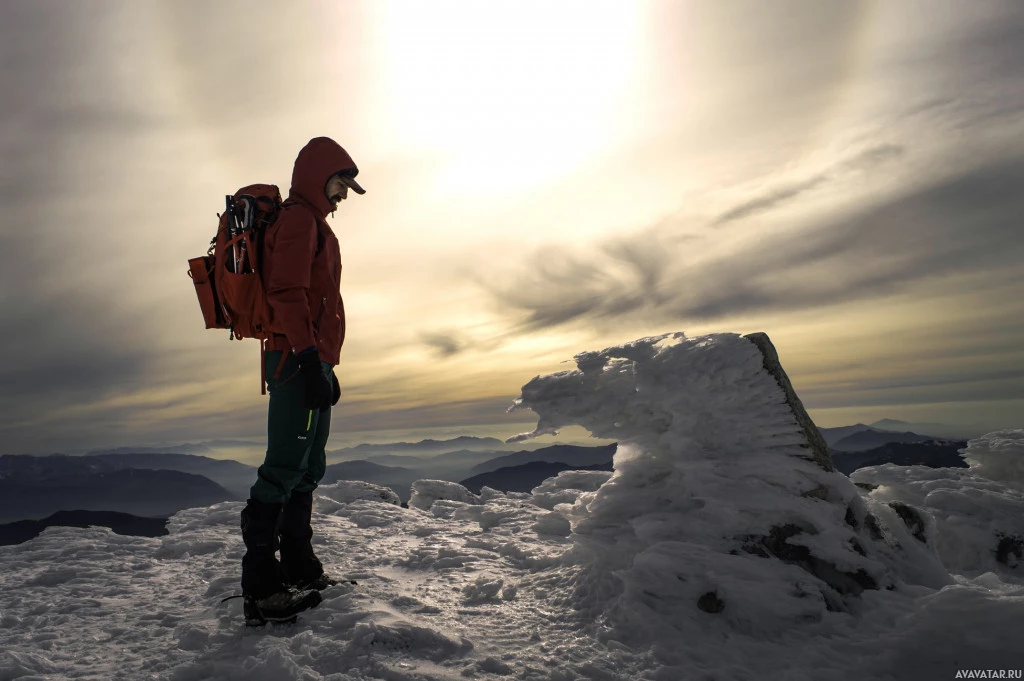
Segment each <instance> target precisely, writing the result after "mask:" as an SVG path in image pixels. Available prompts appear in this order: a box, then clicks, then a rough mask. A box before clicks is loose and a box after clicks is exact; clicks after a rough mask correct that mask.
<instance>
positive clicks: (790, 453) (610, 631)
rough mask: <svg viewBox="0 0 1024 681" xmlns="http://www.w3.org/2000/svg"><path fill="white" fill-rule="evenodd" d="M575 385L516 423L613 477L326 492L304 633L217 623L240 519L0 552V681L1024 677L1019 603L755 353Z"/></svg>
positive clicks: (605, 360) (541, 393)
mask: <svg viewBox="0 0 1024 681" xmlns="http://www.w3.org/2000/svg"><path fill="white" fill-rule="evenodd" d="M621 355H628V357H626V358H623V357H620V356H621ZM619 359H623V361H618V360H619ZM582 360H583V361H581V363H580V367H581V370H580V371H578V372H567V373H565V374H559V375H556V376H554V377H546V378H538V379H535V380H534V381H532V382H531V383H530V384H529V385H528V386H527V387H526V389H524V401H525V402H528V403H529V406H531V407H533V408H534V409H536V410H537V411H538V413H539V414H540V416H541V429H542V430H543V429H546V428H557V427H561V426H562V425H565V424H567V423H570V422H576V423H581V424H583V425H586V426H587V427H591V429H592V430H595V431H601V432H602V433H614V434H613V435H612V437H614V438H616V439H618V440H619V442H620V443H621V446H620V448H619V450H618V453H617V455H616V460H615V466H616V470H615V472H614V474H611V475H609V474H607V473H603V472H596V471H566V472H564V473H562V474H560V475H559V476H557V477H555V478H553V479H549V480H547V481H545V482H544V483H543V484H542V485H540V486H539V487H537V488H536V489H534V490H533V492H532V494H527V493H507V494H505V493H502V492H498V491H495V490H493V489H490V488H487V487H484V488H483V489H482V490H481V492H480V494H479V495H474V494H472V493H470V492H469V491H468V490H466V489H465V488H462V487H461V486H459V485H455V484H454V483H447V482H440V481H429V480H428V481H420V482H418V483H416V487H415V492H416V494H414V496H413V498H414V499H415V500H416V503H415V504H411V507H410V508H403V507H401V506H400V505H397V504H396V503H395V499H394V498H393V494H391V493H390V490H385V489H383V488H379V487H376V486H374V485H370V484H366V483H360V482H353V481H343V482H340V483H338V484H336V485H328V486H324V487H323V488H321V489H319V490H318V491H317V492H316V494H315V506H314V516H313V523H314V527H315V528H316V535H315V539H314V542H315V548H316V551H317V553H318V554H319V556H320V557H321V559H322V560H323V561H324V563H325V565H326V566H327V568H328V570H329V571H330V572H332V573H334V574H336V575H339V576H344V577H346V578H348V579H354V580H357V581H358V585H356V586H352V585H350V584H340V585H338V586H336V587H332V588H329V589H327V590H325V591H324V593H323V595H324V601H323V603H322V604H321V605H320V606H319V607H317V608H315V609H314V610H311V611H309V612H307V613H304V614H303V615H302V616H301V617H300V618H299V620H298V622H297V623H296V624H294V625H283V626H276V627H270V626H268V627H267V628H265V629H247V628H245V627H244V626H243V625H242V614H241V601H240V599H233V600H228V601H224V600H223V599H224V598H225V597H226V596H230V595H233V594H236V593H237V589H238V579H239V568H240V560H241V556H242V553H243V550H244V547H243V545H242V541H241V537H240V532H239V526H238V525H239V513H240V512H241V509H242V507H243V504H242V503H241V502H226V503H221V504H217V505H215V506H211V507H209V508H197V509H190V510H187V511H182V512H180V513H178V514H176V515H175V516H174V517H172V518H171V519H170V521H169V522H168V531H169V532H170V534H169V535H167V536H166V537H160V538H145V537H125V536H120V535H115V534H113V533H112V532H110V531H109V530H107V529H101V528H88V529H74V528H49V529H47V530H46V531H44V532H43V533H42V534H41V535H40V536H39V537H37V538H35V539H33V540H30V541H28V542H26V543H24V544H20V545H16V546H9V547H0V681H8V680H11V681H13V680H14V679H19V680H21V681H29V680H31V681H64V680H67V679H94V680H96V681H99V680H103V681H110V680H121V679H124V680H131V681H136V680H142V679H145V680H152V681H206V680H216V681H233V680H238V681H242V680H245V681H292V680H301V681H367V680H369V679H380V680H387V681H461V680H463V679H474V680H479V681H498V680H499V679H500V680H506V679H515V680H516V681H584V680H600V681H677V680H678V681H681V680H684V679H701V680H704V679H708V680H715V681H734V680H736V681H753V680H755V679H756V680H761V679H766V680H769V681H771V680H779V681H781V680H786V681H790V680H796V681H811V680H812V679H813V680H814V681H853V680H857V681H861V680H862V679H872V680H878V681H906V680H911V681H915V680H918V679H920V680H921V681H924V680H926V679H927V680H928V681H931V680H933V679H943V678H956V673H957V671H958V670H962V669H997V670H998V669H1009V670H1016V669H1020V668H1021V667H1022V666H1024V660H1022V657H1021V654H1020V653H1019V652H1018V651H1019V649H1020V633H1019V632H1020V631H1021V628H1022V626H1024V614H1022V613H1024V586H1021V585H1020V584H1018V583H1014V582H1013V581H1012V580H1010V578H1009V575H1010V573H1009V572H1006V573H1005V575H1007V576H1006V578H1005V579H1004V578H1003V576H1004V573H999V574H994V573H992V572H988V573H984V574H979V575H977V576H963V575H959V574H950V573H949V572H948V571H947V570H946V569H945V568H943V567H942V564H941V563H940V562H939V558H938V556H937V552H936V550H935V549H934V547H933V546H932V545H931V544H929V543H927V542H923V541H920V540H919V539H917V538H916V536H915V527H913V525H914V523H913V522H912V520H910V521H908V520H907V518H912V516H910V515H908V512H907V511H906V509H903V510H902V511H897V510H896V509H894V508H893V507H892V506H890V505H889V504H888V503H887V500H886V499H879V498H875V497H874V494H876V493H879V492H881V490H882V488H879V490H876V492H875V493H873V494H870V495H869V494H863V495H862V494H861V493H860V492H859V490H857V489H856V488H855V487H854V486H853V485H852V484H851V483H850V482H849V481H848V480H846V478H844V477H843V476H841V475H840V474H838V473H835V472H831V471H829V470H828V468H827V466H823V465H822V463H821V461H820V460H819V458H818V457H817V455H816V454H814V453H813V451H812V450H813V448H812V447H808V446H807V441H806V440H805V439H804V435H803V433H804V432H805V428H804V425H802V424H800V423H799V422H798V419H797V418H796V417H795V416H794V413H793V408H792V398H791V396H788V395H786V394H785V393H786V391H785V390H784V389H783V388H782V386H781V384H780V382H779V381H778V379H777V377H776V376H775V375H773V374H771V373H770V372H768V371H767V370H766V369H765V368H764V363H763V362H762V361H761V355H760V351H759V350H758V348H756V347H755V346H754V345H753V344H751V343H750V342H749V341H747V340H746V339H743V338H739V337H735V336H712V337H707V338H698V339H692V340H688V339H685V338H684V337H682V336H678V335H677V336H674V337H671V338H668V339H664V340H660V341H659V340H641V341H637V342H636V343H633V344H630V345H629V346H624V347H623V348H612V349H610V350H609V351H606V352H605V353H588V354H587V355H585V356H582ZM616 423H618V424H619V425H618V426H616V425H615V424H616ZM990 482H992V483H993V484H994V485H995V484H997V483H996V482H995V481H990ZM892 484H893V485H894V487H893V488H892V489H894V490H896V489H897V488H898V487H899V485H901V484H902V483H901V482H900V481H898V480H894V481H893V483H892ZM910 489H911V490H916V489H917V488H915V487H914V486H913V485H911V486H910ZM993 489H995V488H993ZM972 494H974V493H973V492H967V493H966V495H967V496H971V495H972ZM925 498H927V495H925ZM908 507H909V505H908ZM1003 510H1004V511H1006V512H1009V507H1006V508H1004V509H1003ZM922 512H923V513H925V515H926V516H927V513H928V512H927V511H922ZM929 518H931V516H928V517H926V518H924V524H925V525H926V528H925V530H924V531H925V533H926V536H927V533H929V532H932V531H933V530H934V527H933V526H932V525H931V524H930V523H932V522H935V521H934V519H932V520H929ZM967 548H970V549H972V550H973V548H972V547H967ZM1004 567H1005V568H1006V570H1011V569H1017V568H1010V567H1008V566H1004ZM965 632H967V633H969V634H970V635H965Z"/></svg>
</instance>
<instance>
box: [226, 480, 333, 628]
mask: <svg viewBox="0 0 1024 681" xmlns="http://www.w3.org/2000/svg"><path fill="white" fill-rule="evenodd" d="M280 515H281V504H268V503H265V502H262V501H259V500H257V499H249V501H248V503H247V504H246V507H245V508H244V509H243V510H242V541H244V542H245V548H246V551H245V555H244V556H243V557H242V595H243V596H244V598H245V605H244V610H245V623H246V624H250V625H262V624H266V623H267V622H287V621H292V620H294V618H295V616H296V615H297V614H298V613H299V612H302V611H303V610H308V609H309V608H312V607H315V606H316V605H319V603H320V600H321V598H320V593H319V592H318V591H308V590H307V591H301V592H300V591H296V590H294V589H291V588H288V587H287V585H286V584H285V582H284V572H283V571H282V570H281V564H280V563H278V562H277V557H276V556H275V555H274V542H275V539H276V534H277V524H278V518H279V517H280Z"/></svg>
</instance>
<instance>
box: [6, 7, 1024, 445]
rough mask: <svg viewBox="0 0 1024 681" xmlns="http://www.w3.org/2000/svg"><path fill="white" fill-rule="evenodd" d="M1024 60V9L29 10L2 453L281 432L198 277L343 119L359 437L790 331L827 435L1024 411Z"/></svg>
mask: <svg viewBox="0 0 1024 681" xmlns="http://www.w3.org/2000/svg"><path fill="white" fill-rule="evenodd" d="M1022 73H1024V4H1021V3H1019V2H1012V1H1010V2H989V3H965V2H952V1H950V2H943V1H939V2H936V1H932V0H928V1H927V2H912V1H908V2H900V3H889V2H881V1H878V2H811V1H806V2H785V1H783V2H773V3H763V2H753V1H751V2H740V3H711V2H697V1H694V2H683V1H681V0H680V1H675V0H672V1H669V0H666V1H665V2H618V1H615V2H603V1H600V0H587V1H586V2H583V1H579V2H573V1H566V2H557V3H555V2H534V1H528V0H518V1H517V2H470V1H469V0H465V1H461V2H450V1H441V0H437V1H432V2H425V3H418V2H411V1H410V2H387V1H378V0H374V1H372V2H371V1H370V0H365V1H363V2H358V1H352V2H344V3H342V2H338V3H327V2H317V3H304V2H296V3H288V4H284V3H272V2H267V3H258V2H218V3H205V2H185V1H177V0H176V1H174V2H170V1H168V2H149V3H129V2H108V1H104V0H97V1H94V2H88V3H78V2H70V1H68V2H50V1H40V2H35V1H33V2H28V1H24V0H14V1H12V2H5V3H3V4H2V5H0V92H2V93H3V96H2V103H0V152H2V155H3V163H2V165H0V206H2V211H3V220H2V222H0V325H2V326H0V356H2V357H3V362H2V363H0V409H2V413H3V419H2V421H0V443H2V450H3V451H4V452H11V453H13V452H40V453H43V452H50V451H68V450H75V449H81V448H89V447H108V446H119V445H126V444H145V443H151V442H172V441H183V440H196V439H204V438H219V437H256V438H258V437H259V436H260V435H261V434H262V433H263V432H264V429H265V423H264V421H265V410H266V403H265V399H266V398H264V397H261V396H260V394H259V380H260V379H259V364H258V362H259V360H258V358H259V351H258V347H257V344H256V343H255V342H254V341H245V342H241V343H239V342H235V343H230V342H228V340H227V332H222V331H206V330H204V329H203V323H202V316H201V314H200V311H199V307H198V303H197V301H196V297H195V293H194V290H193V288H192V284H191V283H190V280H189V279H188V277H187V276H186V269H187V265H186V261H187V259H188V258H191V257H195V256H198V255H200V254H202V253H204V252H205V249H206V246H207V244H208V242H209V239H210V237H211V236H212V235H213V232H214V231H215V228H216V220H217V218H216V213H217V212H218V211H219V210H221V209H222V207H223V202H224V195H225V194H227V193H232V192H234V191H235V190H236V189H237V188H238V187H240V186H243V185H245V184H250V183H254V182H270V183H275V184H278V185H280V186H281V187H282V189H283V190H284V191H287V185H288V183H289V179H290V175H291V167H292V163H293V161H294V158H295V154H296V153H297V151H298V150H299V148H301V146H302V145H303V144H305V142H306V141H308V140H309V139H310V138H312V137H316V136H320V135H327V136H330V137H333V138H334V139H336V140H337V141H338V142H339V143H340V144H341V145H342V146H344V147H345V148H346V149H347V150H348V151H349V152H350V154H351V155H352V157H353V158H354V159H355V161H356V163H357V164H358V165H359V169H360V172H359V180H360V182H361V183H362V185H363V186H364V187H366V189H367V193H366V194H365V195H364V196H358V195H355V194H353V193H350V195H349V198H348V199H347V200H346V201H344V202H343V203H342V204H341V206H340V208H339V209H338V211H337V212H336V213H335V215H334V216H333V217H332V218H330V219H329V221H330V223H331V224H332V226H333V228H334V230H335V232H336V233H337V234H338V237H339V239H340V241H341V245H342V259H343V263H344V272H343V274H342V293H343V296H344V300H345V304H346V309H347V312H348V336H347V340H346V343H345V347H344V349H343V351H342V359H341V365H340V366H339V367H338V376H339V378H340V380H341V385H342V390H343V393H344V397H343V402H342V404H341V408H340V409H338V410H336V411H335V414H334V418H333V427H334V431H335V433H336V434H337V435H342V434H345V433H352V432H355V431H360V432H362V431H374V430H377V431H380V430H385V429H386V430H388V431H390V432H397V431H402V430H410V429H416V428H426V427H428V426H434V427H437V426H445V427H452V428H454V429H456V430H458V429H462V430H467V431H472V432H475V433H479V434H492V433H493V434H496V435H498V436H507V435H510V434H512V433H514V432H518V430H520V428H518V425H519V424H520V423H521V422H523V421H524V420H526V421H529V419H528V418H525V417H524V416H523V415H518V416H514V417H513V416H512V415H506V414H505V408H506V407H507V406H508V405H509V404H510V402H511V400H512V399H513V398H515V397H516V396H517V395H518V394H519V389H520V387H521V386H522V385H523V384H524V383H526V382H527V381H528V380H530V378H532V377H533V376H536V375H538V374H546V373H550V372H553V371H560V370H564V369H567V368H570V367H571V365H569V364H563V362H564V361H565V360H569V359H571V357H572V356H573V355H574V354H575V353H577V352H580V351H584V350H589V349H599V348H602V347H606V346H609V345H614V344H617V343H621V342H624V341H627V340H630V339H633V338H638V337H640V336H644V335H653V334H660V333H665V332H669V331H679V330H682V331H686V332H687V333H688V334H691V335H695V334H702V333H710V332H716V331H729V332H738V333H747V332H752V331H765V332H767V333H768V334H769V335H770V336H771V338H772V340H773V341H774V343H775V345H776V346H777V347H778V349H779V352H780V354H781V356H782V361H783V363H784V364H785V366H786V369H787V371H788V373H789V374H790V376H791V378H792V379H793V382H794V384H795V387H796V389H797V391H798V392H799V394H800V396H801V397H802V399H803V400H804V402H805V404H806V406H807V407H808V410H809V412H810V414H811V416H812V417H814V419H815V420H816V422H817V423H818V424H819V425H822V426H836V425H843V424H847V423H854V422H856V421H864V422H869V421H872V420H874V419H879V418H883V417H891V418H897V419H905V420H907V421H915V422H939V421H941V422H946V423H954V424H963V425H974V426H977V427H978V429H979V430H986V429H995V428H999V427H1008V426H1018V427H1020V426H1021V425H1024V424H1022V422H1021V416H1020V415H1021V414H1024V349H1022V348H1024V321H1022V320H1024V295H1022V293H1024V276H1022V275H1024V235H1022V229H1024V225H1022V217H1024V117H1022V116H1021V115H1020V112H1021V111H1022V109H1024V82H1022V77H1021V74H1022ZM513 419H515V420H513Z"/></svg>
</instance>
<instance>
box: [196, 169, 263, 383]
mask: <svg viewBox="0 0 1024 681" xmlns="http://www.w3.org/2000/svg"><path fill="white" fill-rule="evenodd" d="M225 204H226V207H225V210H224V212H223V213H221V214H220V215H218V217H219V218H220V224H219V226H218V227H217V234H216V235H215V236H214V237H213V239H212V240H211V241H210V247H209V249H208V250H207V251H206V255H202V256H199V257H198V258H191V259H190V260H189V261H188V267H189V270H188V275H189V276H190V277H191V278H192V283H193V284H194V285H195V288H196V295H197V296H198V297H199V307H200V309H201V310H202V312H203V319H204V321H205V322H206V328H208V329H229V330H230V333H229V335H228V337H229V339H230V340H235V339H236V338H237V339H239V340H241V339H243V338H256V339H259V341H260V352H261V355H262V354H263V353H264V352H265V347H264V345H265V341H266V339H267V335H268V334H269V333H270V322H271V319H272V318H273V317H272V311H271V308H270V305H269V304H268V302H267V297H266V294H265V293H264V291H263V280H262V278H261V276H260V265H261V262H260V260H261V258H262V255H263V237H264V235H265V234H266V231H267V229H268V228H269V227H270V226H271V225H272V224H274V221H275V220H276V219H277V214H278V212H280V210H281V192H280V190H278V188H277V186H275V185H272V184H252V185H249V186H247V187H242V188H241V189H239V190H238V191H237V192H235V194H234V195H233V196H227V197H225ZM262 364H263V363H262V362H261V366H262ZM261 377H262V378H263V379H265V378H266V376H261ZM263 391H264V392H266V381H265V380H264V381H263Z"/></svg>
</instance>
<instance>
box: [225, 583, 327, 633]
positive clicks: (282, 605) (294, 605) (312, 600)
mask: <svg viewBox="0 0 1024 681" xmlns="http://www.w3.org/2000/svg"><path fill="white" fill-rule="evenodd" d="M322 600H323V598H322V597H321V596H320V592H319V591H298V590H296V589H293V588H291V587H285V588H284V589H282V590H281V591H278V592H277V593H275V594H272V595H270V596H267V597H266V598H256V597H254V596H246V597H245V600H244V601H243V604H244V605H243V609H244V612H245V624H246V626H249V627H261V626H263V625H264V624H266V623H267V622H274V623H278V624H279V623H290V622H294V621H295V620H296V619H298V616H299V613H300V612H303V611H304V610H309V609H310V608H315V607H316V606H318V605H320V602H321V601H322Z"/></svg>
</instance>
